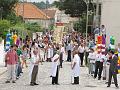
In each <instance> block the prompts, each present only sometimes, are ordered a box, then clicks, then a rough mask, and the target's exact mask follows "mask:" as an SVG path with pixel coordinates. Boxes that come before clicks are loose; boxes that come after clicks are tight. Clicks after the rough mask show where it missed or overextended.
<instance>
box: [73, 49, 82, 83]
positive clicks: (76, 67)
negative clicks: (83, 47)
mask: <svg viewBox="0 0 120 90" xmlns="http://www.w3.org/2000/svg"><path fill="white" fill-rule="evenodd" d="M80 63H81V60H80V57H79V55H78V50H76V51H75V52H74V58H73V61H72V75H73V77H74V83H73V84H79V76H80Z"/></svg>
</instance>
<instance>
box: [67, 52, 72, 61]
mask: <svg viewBox="0 0 120 90" xmlns="http://www.w3.org/2000/svg"><path fill="white" fill-rule="evenodd" d="M67 61H68V62H71V50H68V57H67Z"/></svg>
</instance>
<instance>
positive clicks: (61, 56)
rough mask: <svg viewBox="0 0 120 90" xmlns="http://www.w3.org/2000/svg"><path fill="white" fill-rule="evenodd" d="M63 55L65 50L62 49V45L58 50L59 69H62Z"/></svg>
mask: <svg viewBox="0 0 120 90" xmlns="http://www.w3.org/2000/svg"><path fill="white" fill-rule="evenodd" d="M64 54H65V48H64V45H62V46H61V49H60V67H61V68H62V63H63V57H64Z"/></svg>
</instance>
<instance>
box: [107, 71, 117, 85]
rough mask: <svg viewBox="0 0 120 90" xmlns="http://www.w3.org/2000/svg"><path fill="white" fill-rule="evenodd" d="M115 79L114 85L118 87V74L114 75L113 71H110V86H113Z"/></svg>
mask: <svg viewBox="0 0 120 90" xmlns="http://www.w3.org/2000/svg"><path fill="white" fill-rule="evenodd" d="M112 77H113V79H114V83H115V86H118V82H117V74H116V73H113V71H111V70H109V80H108V86H110V85H111V79H112Z"/></svg>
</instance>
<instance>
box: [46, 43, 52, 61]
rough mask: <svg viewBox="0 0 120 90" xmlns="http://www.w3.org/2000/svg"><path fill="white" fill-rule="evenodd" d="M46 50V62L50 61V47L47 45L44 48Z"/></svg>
mask: <svg viewBox="0 0 120 90" xmlns="http://www.w3.org/2000/svg"><path fill="white" fill-rule="evenodd" d="M46 50H47V62H50V61H51V46H50V45H49V44H48V46H47V47H46Z"/></svg>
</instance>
